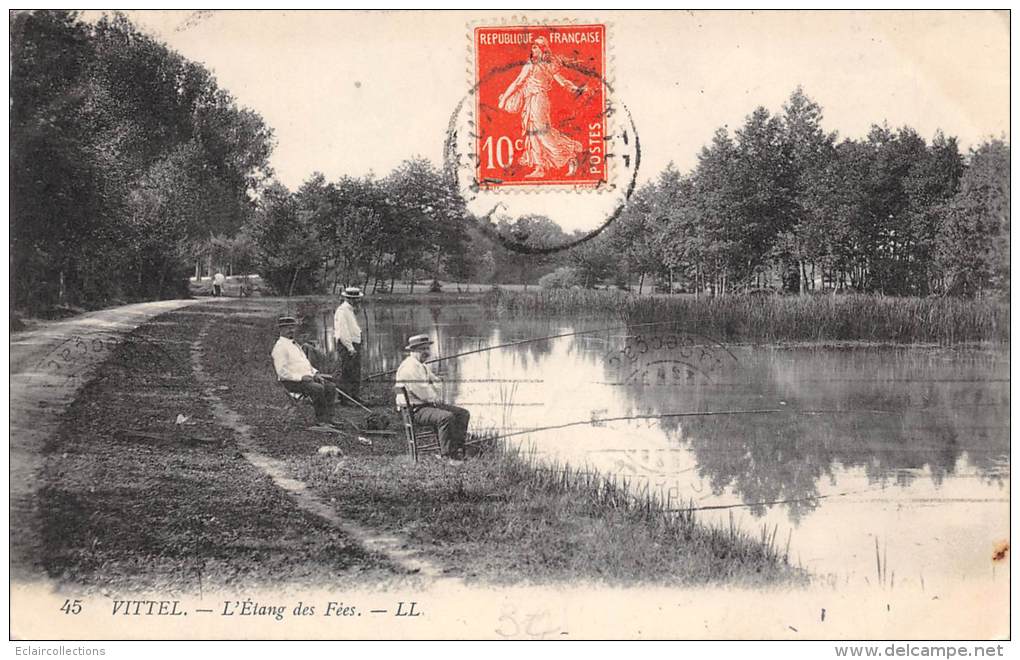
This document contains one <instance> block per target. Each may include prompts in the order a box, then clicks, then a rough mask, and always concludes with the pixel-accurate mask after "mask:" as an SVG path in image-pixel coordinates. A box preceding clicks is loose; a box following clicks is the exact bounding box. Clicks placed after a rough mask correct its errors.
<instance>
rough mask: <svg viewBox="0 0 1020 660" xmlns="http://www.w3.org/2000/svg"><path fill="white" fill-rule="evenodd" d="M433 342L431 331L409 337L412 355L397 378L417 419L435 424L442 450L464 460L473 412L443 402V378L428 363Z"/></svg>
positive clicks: (441, 451)
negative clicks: (468, 429)
mask: <svg viewBox="0 0 1020 660" xmlns="http://www.w3.org/2000/svg"><path fill="white" fill-rule="evenodd" d="M431 345H432V340H431V339H429V337H428V335H415V336H413V337H411V338H410V339H408V340H407V346H405V347H404V350H405V351H408V353H409V355H408V356H407V357H406V358H404V361H403V362H401V363H400V367H398V368H397V375H396V382H397V385H402V386H403V387H405V388H406V389H407V398H408V399H409V400H410V402H411V414H412V415H413V416H414V421H415V423H417V424H422V425H425V426H434V427H435V428H436V430H437V431H438V433H439V451H440V453H441V454H442V455H443V456H445V457H447V458H450V459H454V460H461V459H463V457H464V441H465V439H466V438H467V428H468V422H469V421H470V420H471V413H469V412H468V411H467V410H465V409H463V408H461V407H459V406H453V405H450V404H447V403H443V402H442V400H441V399H442V397H441V395H440V392H439V385H440V384H441V383H442V381H441V380H440V379H439V377H438V376H436V374H435V373H434V372H433V371H432V369H431V368H430V367H429V365H427V364H425V361H426V360H428V359H429V355H430V351H429V346H431ZM403 406H404V401H403V400H401V397H400V396H399V395H398V396H397V407H398V408H402V407H403Z"/></svg>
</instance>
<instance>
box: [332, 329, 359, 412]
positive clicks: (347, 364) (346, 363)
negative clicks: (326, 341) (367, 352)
mask: <svg viewBox="0 0 1020 660" xmlns="http://www.w3.org/2000/svg"><path fill="white" fill-rule="evenodd" d="M336 353H337V355H338V356H339V357H340V373H339V374H338V378H339V382H338V383H337V385H338V386H339V387H340V389H342V390H343V391H344V392H346V393H347V394H348V396H351V397H353V398H355V399H357V400H358V401H361V397H360V394H361V344H354V355H351V354H350V353H348V352H347V349H346V348H344V345H343V344H341V343H340V342H337V345H336Z"/></svg>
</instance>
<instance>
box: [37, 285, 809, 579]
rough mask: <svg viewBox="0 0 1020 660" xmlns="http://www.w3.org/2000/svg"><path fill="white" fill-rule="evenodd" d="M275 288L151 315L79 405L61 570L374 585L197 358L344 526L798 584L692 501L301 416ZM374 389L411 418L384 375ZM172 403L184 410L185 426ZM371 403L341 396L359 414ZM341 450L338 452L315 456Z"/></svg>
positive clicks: (462, 560) (516, 567) (377, 567)
mask: <svg viewBox="0 0 1020 660" xmlns="http://www.w3.org/2000/svg"><path fill="white" fill-rule="evenodd" d="M280 304H281V302H280V301H268V300H267V301H259V300H246V301H237V302H229V303H226V304H219V305H215V306H210V307H208V308H204V309H203V308H191V309H189V310H181V311H178V312H173V313H170V314H167V315H164V316H162V317H160V318H159V319H158V320H157V321H155V322H153V323H150V324H148V325H145V326H142V327H141V328H140V329H139V330H138V331H137V332H136V333H135V335H134V340H132V341H129V342H127V343H126V344H125V345H124V346H122V347H121V348H120V349H118V350H117V351H116V353H115V354H114V355H113V356H112V358H111V360H110V361H109V362H108V363H106V364H105V365H104V366H103V367H102V369H101V371H100V374H99V377H98V378H97V380H96V381H94V382H93V383H92V384H90V385H88V386H87V387H86V388H85V389H84V391H83V392H82V393H81V394H82V395H81V397H80V398H79V400H78V401H76V402H75V404H74V405H73V406H72V408H71V410H70V411H69V414H68V417H67V422H66V423H65V424H64V426H63V428H62V429H61V432H60V434H59V435H58V437H57V438H56V439H55V440H54V442H53V444H52V446H51V447H49V465H48V468H47V472H46V479H47V482H48V484H49V486H48V488H47V489H46V492H45V498H44V502H43V511H44V516H45V524H46V529H47V547H48V555H47V557H46V558H45V565H46V567H47V570H48V571H49V572H50V574H51V575H53V576H54V577H57V578H58V579H61V580H64V581H66V582H68V583H72V584H83V585H86V586H88V585H91V586H93V587H95V588H100V587H104V588H106V589H109V590H110V591H114V592H123V591H126V590H131V589H139V588H153V589H163V590H167V589H169V590H174V591H182V590H186V591H194V590H198V589H203V588H205V589H211V588H215V587H220V588H228V589H235V590H236V589H241V588H245V587H248V586H253V585H255V586H258V585H278V584H298V585H306V584H315V585H317V586H320V587H321V586H324V585H328V584H338V583H339V584H344V583H346V582H349V581H352V580H353V581H359V582H361V583H369V584H375V583H378V582H379V581H381V580H383V581H385V580H390V579H394V578H395V577H396V576H397V574H398V572H397V571H394V570H393V568H392V567H391V566H390V565H388V563H387V562H386V560H385V558H384V557H381V556H378V555H373V554H370V553H366V552H365V551H363V550H361V549H360V548H359V547H358V545H357V544H356V543H354V542H352V540H351V539H350V538H345V537H344V535H343V534H342V533H341V532H339V531H337V530H336V529H334V528H332V527H331V526H329V525H328V524H327V523H325V522H323V521H321V520H320V519H318V518H316V517H315V516H311V515H309V514H306V513H303V512H302V511H301V510H299V509H298V508H297V507H296V506H294V503H293V502H292V501H291V500H290V499H289V498H288V497H287V496H285V495H284V494H283V493H282V492H281V491H280V490H279V489H278V488H276V487H275V486H274V485H273V483H272V482H271V481H270V480H269V478H268V477H266V476H265V475H264V474H262V473H261V472H260V471H259V470H257V469H256V468H254V467H253V466H251V465H250V464H249V463H248V462H247V461H246V460H245V459H244V458H243V456H242V455H241V454H240V450H241V449H242V448H241V447H239V446H238V445H237V444H236V438H235V437H234V436H233V434H232V433H231V432H230V431H229V430H228V429H224V428H223V427H222V426H219V425H217V423H216V419H215V418H214V417H213V416H212V412H211V411H210V409H209V407H208V406H207V405H206V404H205V403H204V401H203V400H202V386H201V384H200V383H199V382H198V381H197V380H196V378H195V376H194V374H193V373H191V369H190V362H189V359H188V352H189V350H190V342H192V341H194V340H195V339H196V338H197V337H198V336H199V333H200V332H202V330H203V329H204V330H205V331H206V334H205V335H204V337H205V339H204V343H203V345H202V348H203V350H202V358H201V359H202V363H203V369H204V371H205V372H206V373H207V374H209V375H210V376H212V377H213V378H215V379H216V382H217V385H216V386H215V387H214V389H215V393H216V396H217V397H219V399H221V400H222V401H223V403H225V404H226V405H227V406H229V407H230V408H231V409H232V410H234V411H236V412H238V413H239V414H240V416H241V418H242V419H243V421H244V422H245V423H247V424H248V425H250V427H251V429H252V442H253V443H254V445H255V447H253V449H255V450H257V451H259V452H261V453H264V454H267V455H269V456H272V457H274V458H277V459H279V460H281V461H282V462H283V463H284V465H285V466H286V471H287V473H288V475H289V476H292V477H294V478H296V479H300V480H302V481H303V482H305V483H306V484H307V485H308V488H309V489H310V490H311V491H312V492H313V493H314V494H315V495H316V496H317V497H319V498H320V499H321V500H322V501H324V502H329V503H330V506H333V507H335V509H336V511H337V513H338V514H339V516H340V518H341V519H343V520H350V521H356V522H358V523H361V524H362V525H363V526H364V527H366V528H368V529H371V530H375V531H378V532H385V533H396V534H398V535H399V536H401V537H403V538H405V539H407V543H408V544H409V546H410V547H412V548H413V549H417V550H419V551H421V555H422V556H423V557H427V558H429V559H430V560H432V561H433V562H434V563H437V564H438V565H439V566H440V567H441V568H442V570H443V571H445V572H446V573H448V574H450V575H457V576H461V577H464V578H466V579H474V580H480V581H485V582H501V583H520V582H531V583H535V582H557V581H563V582H567V581H570V582H575V581H598V582H606V583H626V584H630V583H633V582H635V581H637V582H645V583H655V584H702V583H726V584H772V583H791V582H794V583H796V582H801V581H804V580H805V579H806V578H805V576H804V574H803V573H802V572H801V571H799V570H796V569H793V568H791V567H789V566H788V564H787V563H786V562H785V559H784V557H783V556H782V555H783V553H782V552H780V551H779V549H778V548H776V547H775V545H774V544H773V543H772V542H771V540H770V541H766V542H763V541H762V540H761V539H758V538H756V537H751V536H749V535H745V534H743V533H741V532H739V531H736V530H724V529H710V528H708V527H706V526H703V525H701V524H699V523H698V522H697V520H696V519H695V518H694V517H693V515H691V514H689V513H683V512H681V513H667V512H664V511H663V510H662V509H663V507H662V506H661V505H660V504H657V503H655V502H653V501H650V500H647V499H643V498H641V497H640V496H637V494H635V493H632V492H628V491H627V489H626V488H625V487H624V486H623V485H620V484H614V483H611V482H607V481H606V480H605V479H603V478H601V477H595V476H593V475H587V474H584V473H582V472H571V471H569V470H559V471H557V468H555V467H550V466H544V465H536V464H534V463H533V462H532V461H531V460H530V458H529V457H527V456H520V455H517V454H514V453H506V452H504V451H501V450H491V451H489V452H488V453H485V454H483V455H481V456H478V457H475V458H473V459H471V460H469V461H467V462H466V463H465V464H463V465H462V466H450V465H448V464H446V463H445V462H442V461H439V460H436V459H433V458H426V459H423V461H422V462H421V463H419V464H414V463H412V462H410V460H409V459H408V458H407V457H406V455H405V454H404V448H403V440H402V438H400V437H399V436H397V435H389V436H387V435H381V436H373V439H374V442H373V444H372V445H371V446H368V445H364V444H360V443H358V442H357V441H356V436H357V433H356V432H355V431H354V430H353V426H352V430H351V432H350V433H348V434H345V435H344V436H336V435H329V434H326V435H324V434H320V433H316V432H313V431H310V430H308V429H307V427H308V426H309V424H310V423H311V420H312V412H311V409H310V408H308V407H305V408H301V407H294V406H292V405H291V404H290V403H289V402H288V401H287V400H286V398H285V395H284V394H283V391H282V389H281V388H280V386H279V385H278V384H277V383H276V382H275V376H274V374H273V370H272V367H271V364H270V362H269V357H268V354H269V351H270V349H271V347H272V344H273V342H274V341H275V337H276V332H275V327H274V323H273V320H274V317H275V314H276V313H277V311H278V310H277V309H276V307H277V306H279V305H280ZM372 387H373V388H375V389H374V390H370V391H368V392H366V393H364V394H365V396H366V397H367V398H368V399H369V400H373V401H376V402H377V403H378V404H379V405H377V406H374V409H375V411H376V412H377V414H380V415H384V416H387V418H388V419H389V420H390V422H391V424H390V428H397V426H396V419H395V412H394V411H393V410H392V405H391V404H390V403H389V401H390V393H389V390H388V386H387V385H385V384H376V385H373V386H372ZM178 413H182V414H185V415H187V416H188V417H189V419H188V422H187V423H186V424H183V425H176V424H174V419H175V417H176V415H177V414H178ZM366 415H367V413H365V412H364V411H358V410H357V409H352V408H345V409H343V412H342V416H343V417H344V418H345V419H347V420H349V422H350V423H351V424H352V425H355V426H362V425H363V424H364V421H365V417H366ZM332 443H336V444H338V445H339V446H340V447H341V449H342V452H343V453H342V455H340V456H325V455H321V454H319V453H318V448H319V447H320V446H322V445H324V444H332Z"/></svg>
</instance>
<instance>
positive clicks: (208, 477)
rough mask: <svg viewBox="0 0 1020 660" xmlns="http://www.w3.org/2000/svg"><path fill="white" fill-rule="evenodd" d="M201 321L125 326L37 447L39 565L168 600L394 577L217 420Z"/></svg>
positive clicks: (76, 580)
mask: <svg viewBox="0 0 1020 660" xmlns="http://www.w3.org/2000/svg"><path fill="white" fill-rule="evenodd" d="M203 319H204V315H203V312H202V311H200V310H199V309H191V310H188V311H184V310H182V311H180V312H177V313H174V314H171V315H164V316H162V317H160V318H159V319H157V320H156V321H154V322H152V323H149V324H146V325H143V326H142V327H140V328H139V329H138V330H136V331H135V332H133V333H131V334H130V335H129V336H128V337H127V338H126V339H125V341H124V343H123V344H121V345H120V346H119V347H118V348H117V349H116V350H115V351H114V352H113V354H112V355H111V357H110V358H109V359H108V360H107V361H106V362H105V363H104V364H103V365H102V366H100V368H99V370H98V371H97V373H96V375H95V378H94V379H93V380H92V381H91V382H90V383H88V384H87V385H85V386H84V387H83V388H82V390H81V391H80V392H79V396H78V397H77V399H76V400H75V401H74V403H72V404H71V406H70V408H69V409H68V411H67V412H66V414H65V418H64V422H63V423H62V425H61V427H60V429H59V431H58V433H57V434H56V436H55V437H54V438H53V439H52V440H51V442H50V443H49V446H47V447H46V448H45V449H46V454H47V456H46V465H45V470H44V475H43V478H44V480H45V484H46V485H45V487H44V488H43V490H42V493H41V502H40V510H41V512H42V516H43V530H44V531H43V536H44V548H45V556H44V557H43V558H42V564H43V567H44V568H45V570H46V571H47V573H48V574H49V575H50V576H51V577H52V578H54V579H55V580H57V581H58V583H66V584H67V585H68V588H71V589H74V590H75V593H81V592H85V593H89V592H91V591H100V592H104V593H105V592H110V593H113V594H123V593H132V592H137V591H139V590H142V591H147V590H148V591H155V592H160V593H164V594H167V596H169V595H171V594H175V593H181V592H183V591H187V592H199V591H202V590H206V591H209V590H214V589H231V590H235V591H242V590H245V589H249V588H258V587H262V586H266V585H277V584H295V585H300V586H307V587H313V586H319V585H321V584H324V583H337V582H341V583H343V582H345V581H346V582H348V583H351V582H353V581H354V580H353V578H354V577H355V576H359V577H358V579H364V574H370V575H375V576H378V577H380V578H384V577H387V576H390V575H392V570H391V568H390V567H389V565H388V564H387V562H386V561H385V560H384V559H383V558H381V557H379V556H377V555H373V554H369V553H366V552H365V551H364V550H363V549H362V548H361V547H360V546H359V545H358V544H356V543H354V542H353V541H352V540H351V539H349V538H347V537H345V536H344V534H342V533H340V532H338V531H337V530H336V529H335V528H333V527H331V526H330V525H328V524H326V523H325V522H323V521H322V520H320V519H319V518H318V517H316V516H313V515H310V514H307V513H304V512H302V511H301V510H300V509H298V508H296V507H295V506H294V505H293V503H292V502H291V501H290V500H289V499H288V498H287V497H286V496H285V495H284V493H283V492H282V491H280V489H278V488H277V487H276V486H275V485H274V484H273V483H272V481H271V480H270V479H269V477H267V476H265V475H264V474H262V473H261V472H259V471H258V470H257V469H256V468H255V467H253V466H252V465H250V464H249V463H248V462H247V461H245V460H244V459H243V458H242V456H241V454H240V448H239V447H238V446H237V444H236V439H235V438H234V436H233V434H232V433H231V432H230V431H229V430H226V429H224V428H223V427H221V426H219V425H217V424H216V422H215V420H214V419H213V415H212V412H211V410H210V408H209V405H208V404H207V403H206V402H205V400H204V399H203V397H202V390H201V387H200V385H199V383H198V382H197V381H196V379H195V377H194V374H193V373H192V371H191V368H190V362H189V348H190V346H189V343H188V342H189V341H191V340H192V339H194V336H195V328H196V326H197V325H198V323H200V322H201V321H202V320H203ZM178 414H182V415H184V416H186V417H187V420H186V421H185V422H184V423H183V424H176V423H175V422H176V418H177V415H178Z"/></svg>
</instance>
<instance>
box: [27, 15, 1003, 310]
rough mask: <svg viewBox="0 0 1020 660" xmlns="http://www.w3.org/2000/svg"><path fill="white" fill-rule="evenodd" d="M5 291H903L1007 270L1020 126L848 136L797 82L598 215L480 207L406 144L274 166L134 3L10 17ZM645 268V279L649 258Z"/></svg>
mask: <svg viewBox="0 0 1020 660" xmlns="http://www.w3.org/2000/svg"><path fill="white" fill-rule="evenodd" d="M11 35H12V67H11V151H10V154H11V156H10V157H11V215H10V218H11V219H10V222H11V266H12V277H11V292H12V301H13V305H14V306H15V307H17V308H22V309H24V308H28V309H38V308H42V307H46V306H51V305H54V304H87V305H102V304H108V303H110V302H114V301H117V300H132V299H150V298H159V297H167V296H174V295H181V294H182V293H183V292H184V291H183V290H182V286H183V285H185V282H186V277H187V275H188V274H189V273H191V272H192V268H194V269H195V270H194V272H195V274H198V273H201V272H203V268H202V266H203V264H205V266H206V268H209V269H211V268H213V266H215V268H216V269H222V270H224V271H226V272H231V271H233V272H251V271H253V270H254V271H257V272H258V273H260V274H261V275H262V276H263V278H264V279H265V281H266V282H267V283H268V284H269V286H270V287H271V288H272V289H273V290H274V291H276V292H277V293H281V294H285V295H289V294H297V293H310V292H326V291H335V290H336V289H337V287H339V286H343V285H352V284H357V285H361V286H363V287H371V288H372V289H373V290H379V289H380V288H381V289H383V290H387V289H389V290H392V288H393V283H394V281H395V280H396V279H398V278H400V279H405V278H406V279H409V280H410V282H411V286H412V287H413V286H414V282H415V281H416V280H421V279H423V278H424V279H426V280H430V281H433V282H436V284H435V285H434V286H436V285H438V282H437V281H438V280H440V279H442V280H452V281H455V282H467V281H473V282H493V283H519V284H524V285H525V286H527V285H529V284H535V283H539V282H541V284H542V285H544V286H581V287H593V286H598V285H605V284H616V285H619V286H626V287H629V286H637V287H638V288H639V289H641V290H644V289H645V287H646V286H656V287H658V288H660V289H661V290H667V291H674V290H678V289H682V290H686V291H695V292H699V293H700V292H708V293H713V294H726V293H733V292H743V291H747V290H752V289H761V288H775V289H783V290H785V291H789V292H800V293H805V292H809V291H812V290H839V289H846V290H857V291H865V292H880V293H886V294H896V295H927V294H932V293H938V294H952V295H968V296H969V295H977V294H981V293H987V292H1008V287H1009V216H1010V214H1009V145H1008V144H1007V143H1005V142H1003V141H1001V140H989V141H986V142H985V143H983V144H981V145H980V146H978V147H976V148H974V149H973V150H972V151H971V152H970V153H969V154H967V155H963V154H961V153H960V151H959V148H958V145H957V143H956V140H955V139H954V138H951V137H946V136H945V135H942V134H941V133H939V134H937V135H936V136H935V137H934V139H933V140H932V141H931V142H930V143H928V142H926V141H925V140H924V138H922V137H921V136H920V135H918V134H917V132H916V131H914V130H913V129H910V128H908V127H903V128H899V129H895V130H893V129H890V128H888V127H887V126H873V127H872V129H871V130H870V132H869V133H868V135H867V136H866V137H864V138H862V139H843V140H839V139H838V138H837V136H836V134H834V133H831V132H827V131H825V130H824V129H823V128H822V110H821V108H820V107H819V106H818V104H817V103H815V102H814V101H812V100H811V99H810V98H809V97H808V96H807V95H805V94H804V93H803V91H801V90H800V89H797V90H796V91H795V92H794V93H793V94H792V95H791V97H790V98H789V100H788V101H787V103H786V104H785V105H784V106H783V108H782V112H781V113H779V114H772V113H770V112H769V111H768V110H766V109H765V108H761V107H759V108H757V109H756V110H754V112H752V113H751V114H750V115H749V116H748V117H747V118H746V120H745V122H744V123H743V125H742V126H740V127H739V128H737V129H736V130H735V131H732V132H731V131H730V130H728V129H727V128H720V129H718V130H717V131H716V132H715V134H714V136H713V137H712V140H711V142H710V143H709V144H708V145H707V146H705V147H704V148H703V149H702V151H701V153H700V154H699V156H698V162H697V165H696V167H695V168H694V169H693V170H692V171H691V172H689V173H686V174H684V173H681V172H679V171H678V170H677V169H676V168H674V167H672V166H670V167H668V168H667V169H666V170H665V171H663V172H662V173H661V174H660V175H659V177H658V178H657V179H656V180H655V181H653V182H650V183H648V184H646V185H644V186H642V187H640V188H639V189H638V190H637V191H635V194H634V195H633V196H632V198H631V199H630V201H629V203H628V205H627V207H626V208H625V209H624V212H623V214H622V215H621V217H620V218H618V219H617V221H615V222H614V223H613V224H612V225H610V226H609V228H608V229H607V230H606V231H604V232H602V233H601V234H600V235H599V236H598V237H597V238H595V239H593V240H590V241H587V242H585V243H583V244H582V245H579V246H577V247H575V248H572V249H570V250H566V251H563V252H560V253H557V254H554V255H548V256H533V255H523V254H519V253H516V252H513V251H511V250H507V249H506V248H505V247H504V245H503V241H502V240H500V239H501V238H502V239H506V240H507V241H511V242H514V243H526V244H532V245H539V246H549V245H556V244H560V243H564V242H568V241H571V240H573V239H576V238H578V237H579V236H580V234H579V233H574V234H567V233H565V232H564V231H563V230H562V229H561V228H560V227H559V226H558V225H556V224H555V223H553V222H552V221H550V220H549V219H548V218H545V217H543V216H536V215H533V216H525V217H521V218H516V219H513V218H503V217H495V218H493V219H492V221H491V222H488V221H486V222H484V223H483V222H481V221H479V220H478V219H476V218H473V217H472V216H471V215H470V214H469V213H468V211H467V209H466V207H465V203H464V200H463V199H462V197H461V196H460V195H459V194H458V191H457V189H456V184H455V183H454V182H452V181H451V180H449V179H448V178H447V177H445V176H444V175H443V173H442V172H440V171H439V170H438V169H437V168H436V167H435V166H433V165H432V164H431V163H430V162H429V161H427V160H425V159H422V158H412V159H409V160H407V161H404V162H403V163H402V164H401V165H400V166H398V167H397V168H396V169H395V170H394V171H393V172H391V173H390V174H388V175H386V176H385V177H383V178H376V177H374V176H368V177H363V178H354V177H343V178H341V179H339V180H337V181H327V180H326V178H325V177H324V176H323V175H321V174H318V173H316V174H313V175H312V176H311V177H309V178H308V180H306V181H305V182H304V184H303V185H301V186H300V187H299V188H298V189H297V190H296V191H290V190H287V189H286V188H285V187H284V186H283V185H281V184H280V183H277V182H274V181H272V180H271V176H272V172H271V171H270V168H269V165H268V158H269V155H270V153H271V149H272V132H271V130H270V129H269V128H268V127H267V126H265V124H264V122H263V121H262V119H261V117H259V116H258V115H257V114H255V113H254V112H252V111H250V110H246V109H243V108H239V107H238V106H237V104H236V103H235V101H234V99H233V98H232V97H231V96H230V95H229V94H228V93H227V92H226V91H224V90H222V89H220V88H219V87H218V86H217V84H216V81H215V80H214V79H213V77H212V76H211V74H210V73H209V72H208V71H207V70H206V69H205V68H204V67H202V66H201V65H199V64H196V63H194V62H189V61H188V60H186V59H184V58H183V57H181V56H180V55H178V54H177V53H175V52H173V51H171V50H169V49H168V48H167V47H166V46H164V45H162V44H160V43H158V42H156V41H154V40H153V39H152V38H151V37H149V36H147V35H145V34H143V33H141V32H139V31H138V30H137V29H136V28H135V27H134V26H132V24H131V23H130V22H129V21H128V20H127V19H125V18H124V17H122V16H120V15H117V14H114V15H113V16H112V17H110V18H102V19H100V20H98V21H97V22H95V23H87V22H85V21H82V20H81V19H80V18H79V17H78V16H77V15H76V13H74V12H56V11H38V12H19V13H14V14H12V17H11ZM646 280H650V282H646Z"/></svg>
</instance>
